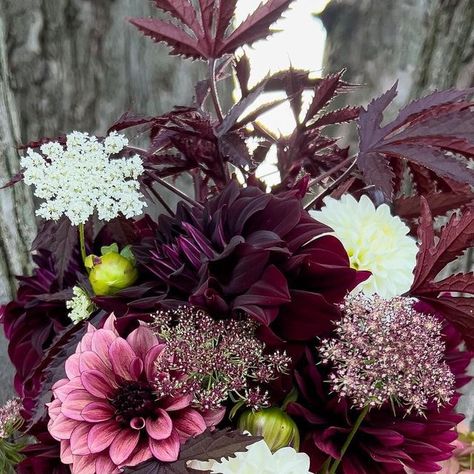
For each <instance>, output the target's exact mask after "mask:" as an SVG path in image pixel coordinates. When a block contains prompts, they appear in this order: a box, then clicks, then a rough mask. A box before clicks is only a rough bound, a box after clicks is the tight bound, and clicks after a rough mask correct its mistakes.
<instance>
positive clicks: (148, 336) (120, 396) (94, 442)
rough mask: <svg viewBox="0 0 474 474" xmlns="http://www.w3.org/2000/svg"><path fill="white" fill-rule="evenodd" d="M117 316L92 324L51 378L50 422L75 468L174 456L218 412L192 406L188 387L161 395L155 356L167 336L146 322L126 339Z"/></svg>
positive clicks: (90, 472) (109, 469) (114, 469)
mask: <svg viewBox="0 0 474 474" xmlns="http://www.w3.org/2000/svg"><path fill="white" fill-rule="evenodd" d="M114 322H115V317H114V316H113V315H112V316H110V317H109V318H108V319H107V321H106V323H105V325H104V328H103V329H95V328H94V327H93V326H89V328H88V332H87V333H86V334H85V335H84V337H83V339H82V341H81V342H80V343H79V344H78V346H77V349H76V353H75V354H73V355H72V356H71V357H69V359H68V360H67V361H66V365H65V369H66V376H67V378H64V379H61V380H59V381H58V382H57V383H56V384H55V385H54V386H53V394H54V400H53V401H52V402H51V403H50V404H49V406H48V409H49V416H50V418H51V419H50V422H49V424H48V430H49V432H50V433H51V435H52V436H53V437H54V438H55V439H57V440H58V441H60V442H61V461H62V462H63V463H65V464H70V465H71V470H72V473H81V474H95V473H96V472H97V473H99V472H100V473H110V474H114V473H118V472H119V468H121V467H123V466H135V465H137V464H139V463H140V462H142V461H145V460H147V459H149V458H152V457H155V458H157V459H159V460H160V461H164V462H171V461H175V460H176V459H177V458H178V455H179V451H180V445H181V444H182V443H183V442H184V441H186V440H187V439H188V438H190V437H192V436H195V435H197V434H200V433H202V432H203V431H204V430H205V429H206V428H207V427H208V426H211V425H214V424H216V423H217V422H219V421H220V419H221V416H222V414H221V413H220V412H219V413H216V412H214V413H203V412H199V411H198V410H196V409H195V408H193V407H192V406H191V403H192V398H193V395H192V394H191V395H189V394H188V395H186V396H176V395H175V396H174V397H171V396H167V395H165V396H161V397H158V396H157V394H156V393H155V391H154V387H153V381H154V380H156V378H157V376H158V375H159V374H157V373H156V364H155V362H156V360H157V358H159V357H160V354H161V353H162V351H163V349H164V348H165V344H161V343H160V341H159V340H158V338H157V337H156V335H155V334H153V332H152V331H151V330H150V329H148V328H146V327H144V326H140V327H138V328H137V329H135V330H134V331H133V332H132V333H131V334H130V335H129V336H128V337H127V338H126V339H123V338H122V337H120V335H119V334H118V332H117V331H116V329H115V326H114Z"/></svg>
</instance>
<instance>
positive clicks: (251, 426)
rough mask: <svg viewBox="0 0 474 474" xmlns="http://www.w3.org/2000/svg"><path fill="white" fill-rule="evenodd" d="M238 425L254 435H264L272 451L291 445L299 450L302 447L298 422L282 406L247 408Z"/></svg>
mask: <svg viewBox="0 0 474 474" xmlns="http://www.w3.org/2000/svg"><path fill="white" fill-rule="evenodd" d="M237 426H238V428H239V429H240V430H242V431H248V432H250V434H252V435H253V436H263V439H264V440H265V442H266V443H267V445H268V447H269V448H270V450H271V451H272V452H275V451H278V450H279V449H281V448H284V447H286V446H290V447H292V448H294V449H296V450H297V451H298V450H299V447H300V433H299V431H298V426H296V423H295V422H294V421H293V420H292V419H291V418H290V417H289V416H288V415H287V414H286V413H285V412H284V411H283V410H282V409H280V408H277V407H272V408H263V409H261V410H258V411H252V410H247V411H245V412H244V413H242V415H241V416H240V418H239V421H238V423H237Z"/></svg>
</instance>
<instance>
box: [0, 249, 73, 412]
mask: <svg viewBox="0 0 474 474" xmlns="http://www.w3.org/2000/svg"><path fill="white" fill-rule="evenodd" d="M33 258H34V261H35V264H36V266H37V268H36V269H35V270H34V272H33V275H32V276H29V277H20V278H19V281H20V287H19V289H18V293H17V296H16V299H15V300H13V301H12V302H10V303H9V304H7V305H6V306H5V307H4V308H1V309H2V311H0V312H1V313H2V319H1V320H2V323H3V326H4V330H5V335H6V337H7V339H8V340H9V345H8V355H9V356H10V360H11V361H12V363H13V365H14V366H15V369H16V374H15V380H14V385H15V390H16V391H17V393H18V394H19V395H20V397H21V398H22V402H23V406H24V409H25V414H26V416H27V417H29V414H30V410H31V407H32V403H33V399H34V397H35V396H36V395H37V393H38V390H39V386H40V382H41V381H40V379H41V374H39V375H38V376H37V377H35V376H33V374H34V371H35V369H36V368H37V367H38V365H39V363H40V362H41V360H42V358H43V356H44V352H45V350H46V349H47V348H48V347H49V346H50V344H51V342H52V341H53V339H54V337H55V336H56V335H57V334H58V333H59V332H61V331H62V330H63V329H64V328H65V327H66V326H68V325H69V324H70V322H71V321H70V319H69V318H68V316H67V314H68V311H67V309H66V303H65V300H66V299H67V296H66V295H65V293H64V289H65V288H68V287H69V286H73V284H74V281H75V279H73V276H72V275H67V276H66V278H65V279H64V281H63V282H62V284H60V283H59V282H58V278H57V276H56V274H55V271H54V264H53V260H52V257H51V255H50V253H49V252H47V251H43V250H40V251H38V253H37V254H36V255H35V256H34V257H33Z"/></svg>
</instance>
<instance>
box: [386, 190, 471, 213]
mask: <svg viewBox="0 0 474 474" xmlns="http://www.w3.org/2000/svg"><path fill="white" fill-rule="evenodd" d="M423 198H425V199H426V201H427V202H428V205H429V208H430V209H431V212H432V215H433V217H436V216H441V215H444V214H446V212H448V211H450V210H453V209H458V208H460V207H461V206H464V205H466V204H469V203H472V202H473V201H474V194H473V193H472V192H470V191H469V192H465V193H455V192H448V193H441V192H433V193H429V194H426V195H424V196H423ZM393 206H394V210H395V214H396V215H397V216H399V217H401V218H403V219H417V218H418V217H420V215H421V197H420V196H418V195H415V196H410V197H401V198H398V199H395V201H394V202H393Z"/></svg>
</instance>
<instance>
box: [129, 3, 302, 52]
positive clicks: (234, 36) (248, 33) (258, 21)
mask: <svg viewBox="0 0 474 474" xmlns="http://www.w3.org/2000/svg"><path fill="white" fill-rule="evenodd" d="M292 1H293V0H267V1H266V2H265V3H262V4H261V5H260V6H258V7H257V9H256V10H255V11H254V12H253V13H252V14H251V15H250V16H249V17H248V18H247V19H246V20H245V21H244V22H243V23H241V24H240V25H239V26H238V27H237V28H236V29H235V30H234V31H233V32H230V33H229V32H228V30H229V28H230V25H231V22H232V17H233V16H234V13H235V8H236V4H237V1H236V0H199V8H198V6H196V7H194V6H193V4H192V3H191V2H190V1H189V0H173V1H171V0H155V5H156V6H157V7H158V8H160V9H161V10H163V11H165V12H167V13H169V14H170V15H171V16H172V17H173V18H174V19H175V20H177V22H176V23H178V24H174V23H170V22H168V21H164V20H161V19H154V18H153V19H150V18H132V19H130V22H131V23H132V24H133V25H134V26H136V27H137V28H138V29H139V30H140V31H141V32H142V33H143V34H144V35H145V36H149V37H150V38H152V39H153V40H154V41H157V42H164V43H166V44H168V46H170V47H171V48H172V49H171V53H172V54H179V55H182V56H185V57H189V58H193V59H205V60H209V59H216V58H219V57H222V56H225V55H226V54H232V53H233V52H234V51H235V50H236V49H237V48H239V47H240V46H243V45H245V44H252V43H254V42H255V41H257V40H259V39H263V38H266V37H267V36H268V35H270V34H271V33H272V31H271V29H270V27H271V25H272V24H273V23H274V22H275V21H277V20H278V19H279V18H280V16H281V15H282V13H283V12H284V11H285V10H286V9H287V8H288V6H289V5H290V4H291V2H292Z"/></svg>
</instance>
